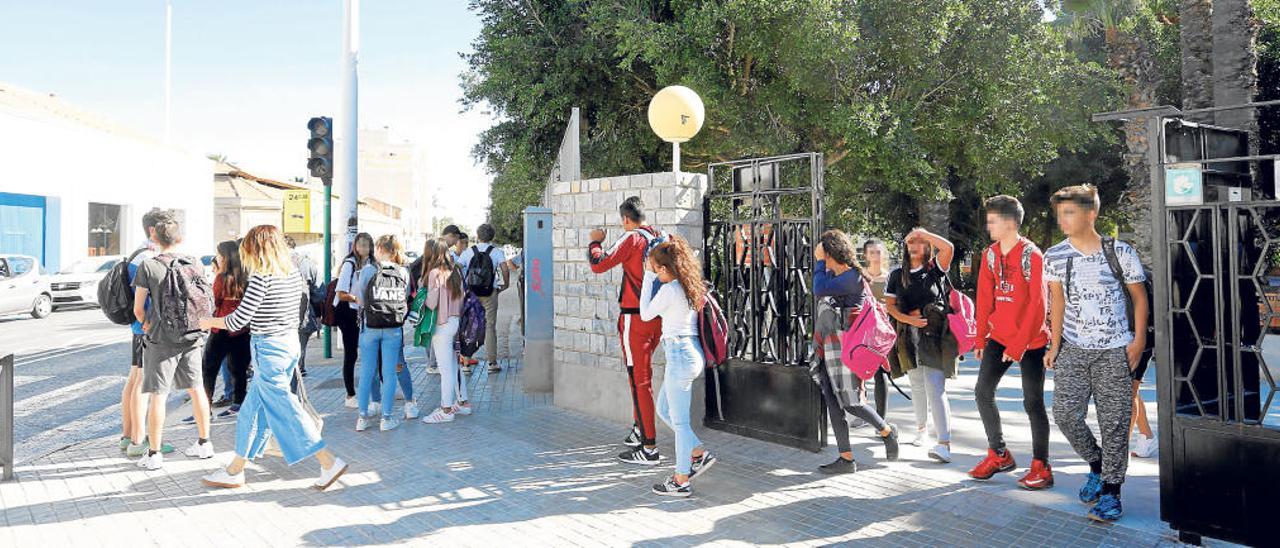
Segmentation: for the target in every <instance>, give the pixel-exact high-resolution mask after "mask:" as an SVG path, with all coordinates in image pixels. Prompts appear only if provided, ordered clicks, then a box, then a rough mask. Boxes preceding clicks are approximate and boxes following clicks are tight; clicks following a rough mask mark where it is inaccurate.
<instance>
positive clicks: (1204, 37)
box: [1178, 0, 1213, 122]
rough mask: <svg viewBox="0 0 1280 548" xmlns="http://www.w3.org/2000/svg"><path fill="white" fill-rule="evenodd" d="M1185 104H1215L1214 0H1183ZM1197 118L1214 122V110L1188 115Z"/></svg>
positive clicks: (1180, 14) (1194, 106)
mask: <svg viewBox="0 0 1280 548" xmlns="http://www.w3.org/2000/svg"><path fill="white" fill-rule="evenodd" d="M1179 4H1180V5H1179V8H1178V19H1179V23H1180V25H1181V32H1180V39H1181V49H1182V108H1183V109H1184V110H1190V109H1199V108H1207V107H1211V106H1213V22H1212V19H1211V17H1212V13H1213V0H1181V2H1180V3H1179ZM1187 118H1188V119H1190V120H1191V121H1193V122H1211V121H1213V115H1212V114H1201V115H1192V116H1188V117H1187Z"/></svg>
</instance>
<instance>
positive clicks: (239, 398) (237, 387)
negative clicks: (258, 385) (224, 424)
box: [200, 329, 252, 405]
mask: <svg viewBox="0 0 1280 548" xmlns="http://www.w3.org/2000/svg"><path fill="white" fill-rule="evenodd" d="M227 358H230V360H231V361H230V363H228V364H227V366H228V367H230V368H231V385H232V386H233V389H232V394H233V397H232V402H234V403H235V404H236V405H240V404H241V403H243V402H244V394H245V391H246V390H247V389H248V388H249V361H250V359H252V353H251V352H250V350H249V334H248V333H245V334H241V335H239V336H237V337H232V336H231V334H230V333H228V332H227V330H225V329H222V330H219V331H215V332H213V333H211V334H209V340H208V341H205V343H204V362H203V363H202V364H201V371H200V372H201V373H202V376H203V379H204V392H205V395H207V396H209V401H213V386H214V383H216V382H217V381H218V372H219V371H221V370H222V360H224V359H227Z"/></svg>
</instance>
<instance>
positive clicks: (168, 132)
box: [164, 0, 173, 143]
mask: <svg viewBox="0 0 1280 548" xmlns="http://www.w3.org/2000/svg"><path fill="white" fill-rule="evenodd" d="M172 93H173V4H171V3H170V2H169V0H165V2H164V142H165V143H169V142H170V138H171V136H172V124H171V123H170V120H171V118H172V117H171V116H170V107H169V105H170V103H171V101H170V97H171V96H172Z"/></svg>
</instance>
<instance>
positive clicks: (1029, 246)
mask: <svg viewBox="0 0 1280 548" xmlns="http://www.w3.org/2000/svg"><path fill="white" fill-rule="evenodd" d="M1038 249H1039V248H1037V247H1036V244H1034V243H1031V240H1028V239H1026V238H1023V239H1022V279H1023V280H1025V281H1026V282H1027V283H1031V254H1032V253H1035V252H1036V251H1037V250H1038Z"/></svg>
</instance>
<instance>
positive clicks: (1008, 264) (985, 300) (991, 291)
mask: <svg viewBox="0 0 1280 548" xmlns="http://www.w3.org/2000/svg"><path fill="white" fill-rule="evenodd" d="M1024 246H1031V254H1030V257H1029V259H1030V261H1029V262H1030V263H1031V264H1030V267H1031V273H1030V276H1029V277H1030V280H1028V276H1027V275H1026V274H1025V273H1024V271H1023V264H1022V262H1023V261H1022V255H1023V247H1024ZM989 251H994V252H995V270H994V271H992V265H991V264H988V262H987V253H988V252H989ZM976 260H979V261H981V262H982V266H981V267H980V269H979V270H978V300H977V302H975V303H974V306H975V307H976V308H977V315H978V341H979V342H978V344H986V343H985V341H986V340H987V338H988V337H990V338H991V340H994V341H996V342H998V343H1000V344H1002V345H1004V347H1005V354H1008V355H1009V357H1010V358H1013V359H1014V360H1017V361H1021V360H1022V354H1023V353H1024V352H1026V351H1027V350H1032V349H1037V348H1044V347H1045V345H1047V344H1049V326H1048V324H1047V323H1046V322H1045V317H1046V316H1047V312H1048V309H1047V306H1048V305H1047V304H1046V303H1047V302H1048V299H1046V298H1045V295H1046V293H1047V292H1048V289H1047V287H1046V285H1045V282H1044V254H1043V253H1041V252H1040V250H1039V249H1037V248H1036V247H1035V244H1033V243H1031V242H1030V241H1029V240H1027V239H1026V238H1019V239H1018V243H1017V244H1016V245H1014V246H1013V249H1011V250H1009V253H1006V254H1001V253H1000V243H999V242H996V243H994V244H991V247H989V248H987V249H986V250H983V252H982V255H980V256H978V257H976ZM1002 282H1003V283H1002Z"/></svg>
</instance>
